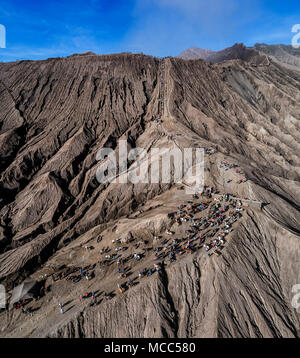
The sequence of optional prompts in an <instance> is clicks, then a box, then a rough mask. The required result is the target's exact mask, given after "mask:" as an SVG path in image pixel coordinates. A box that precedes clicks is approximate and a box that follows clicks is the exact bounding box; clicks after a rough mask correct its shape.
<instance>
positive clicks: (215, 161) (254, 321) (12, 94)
mask: <svg viewBox="0 0 300 358" xmlns="http://www.w3.org/2000/svg"><path fill="white" fill-rule="evenodd" d="M260 59H261V58H260V57H259V61H257V58H256V59H255V61H253V57H251V59H250V60H249V58H247V59H244V60H243V59H235V60H228V61H225V62H222V63H219V64H214V65H212V64H208V63H206V62H204V61H202V60H189V61H187V60H183V59H178V58H176V59H175V58H170V59H161V60H158V59H155V58H151V57H146V56H141V55H128V54H121V55H111V56H96V55H93V54H90V53H89V54H85V55H84V56H71V57H69V58H66V59H50V60H47V61H40V62H31V61H26V62H19V63H9V64H1V65H0V68H1V71H0V90H1V92H0V93H1V94H0V98H1V99H0V108H1V111H0V116H1V118H0V123H1V128H0V130H1V131H0V143H1V144H2V148H3V150H2V152H1V154H0V155H1V158H0V160H1V175H0V188H1V193H3V194H2V197H1V199H2V200H1V202H0V205H1V211H0V218H1V219H0V220H1V222H0V225H1V226H0V250H1V254H0V279H1V282H2V283H4V284H5V285H6V286H7V287H9V288H12V287H13V286H15V285H16V284H17V283H18V282H21V281H22V280H23V279H24V278H25V277H31V278H33V279H38V280H40V277H41V274H45V273H46V274H47V275H48V276H47V279H46V280H45V282H44V286H45V292H44V296H43V297H42V298H41V299H40V301H38V302H37V303H35V304H34V305H36V306H37V307H35V306H34V307H35V309H36V311H35V312H34V315H33V317H31V318H28V317H27V318H26V320H25V319H24V317H23V316H22V315H21V314H19V313H18V312H15V311H13V310H12V311H10V312H9V314H5V313H2V314H1V316H2V318H3V319H2V320H1V323H0V328H1V336H14V337H19V336H26V337H27V336H28V337H47V336H51V337H299V331H300V318H299V317H300V316H299V312H297V310H296V309H295V308H293V307H292V305H291V300H292V297H293V293H292V286H293V285H295V284H297V283H300V272H299V270H298V263H299V259H300V257H299V256H300V241H299V232H300V226H299V222H300V221H299V204H300V203H299V198H300V196H299V174H300V173H299V154H298V153H299V129H300V125H299V118H300V106H299V99H300V75H299V73H298V72H296V71H292V70H289V69H287V68H285V67H283V66H281V65H280V64H278V63H275V62H274V61H273V60H272V59H269V58H267V57H266V56H265V57H264V60H263V61H260ZM265 59H267V60H266V61H265ZM162 83H163V85H162ZM162 103H163V104H164V106H165V107H167V110H165V111H164V112H163V113H167V114H168V115H167V116H166V117H163V118H161V119H162V121H163V122H162V123H161V124H158V123H157V122H156V121H155V119H157V118H160V117H161V116H162V114H163V113H162V111H161V104H162ZM169 135H172V136H173V137H174V139H173V140H170V139H169V138H168V136H169ZM119 139H126V140H127V141H128V147H129V148H128V149H130V148H134V147H142V148H145V149H146V150H147V151H148V152H149V151H150V150H151V148H154V147H158V148H166V150H171V149H172V148H173V146H175V147H178V148H181V149H183V148H190V147H195V146H198V147H202V146H203V147H206V148H208V147H213V148H215V149H216V152H215V153H214V154H213V155H210V156H206V157H205V169H206V171H205V173H206V177H205V183H206V184H207V185H210V186H213V187H215V188H217V189H218V191H219V192H220V193H221V194H222V193H228V192H229V193H232V194H234V195H236V196H237V197H246V198H248V199H250V200H252V201H254V200H255V201H259V202H262V203H263V207H262V210H259V209H256V208H253V207H245V210H244V212H243V216H242V219H241V220H240V221H238V223H235V226H234V230H233V232H231V233H230V234H229V236H228V238H227V239H226V244H225V247H224V249H223V250H222V255H220V256H218V257H217V256H215V255H214V256H211V257H210V256H208V255H207V253H206V252H205V250H204V248H203V247H199V250H197V251H196V252H194V253H192V254H188V255H183V256H178V257H177V260H176V261H175V262H174V263H171V264H168V265H166V266H165V267H163V268H162V269H161V270H160V271H159V272H157V273H155V274H153V275H152V276H151V277H144V278H143V279H142V280H139V279H138V278H137V277H138V276H137V275H138V272H139V270H140V269H143V268H145V267H147V268H149V267H150V266H151V267H152V266H153V262H154V256H153V254H152V251H153V248H154V247H155V239H154V236H155V235H161V236H164V237H165V230H166V229H170V228H171V229H172V230H179V229H177V228H176V229H174V227H175V226H174V222H172V220H171V219H170V218H169V217H168V213H169V212H170V211H173V210H178V209H177V206H178V205H179V204H181V203H182V202H186V201H187V200H190V199H191V195H187V194H185V193H183V192H182V193H181V191H178V190H177V189H176V185H174V183H170V184H163V183H161V182H160V183H157V184H136V185H133V184H131V183H128V184H101V185H100V184H99V183H98V182H97V180H96V170H97V167H98V166H99V162H98V161H97V160H96V154H97V152H98V150H99V149H101V148H103V147H110V148H112V149H116V150H118V140H119ZM224 160H226V161H228V162H234V163H237V165H238V167H239V168H240V171H239V172H238V173H244V174H243V175H245V176H246V178H247V179H248V181H247V182H245V183H242V184H237V180H239V178H240V176H241V175H242V174H237V173H236V172H234V171H233V170H229V171H224V170H222V169H221V166H220V163H221V162H222V161H224ZM128 164H129V165H134V164H135V162H132V163H128ZM100 234H101V235H102V236H103V240H102V241H101V242H100V243H99V242H97V238H98V237H99V235H100ZM199 234H200V233H199ZM178 235H179V236H180V235H182V236H183V235H185V233H184V232H182V233H181V232H179V233H178ZM119 237H127V238H128V237H129V238H130V240H126V250H127V251H126V252H128V253H134V252H135V251H136V250H137V247H139V249H141V247H143V249H145V250H144V252H145V255H144V257H143V259H142V261H141V263H139V262H138V263H135V262H134V260H133V261H130V264H129V270H130V272H131V276H130V277H133V278H134V279H135V278H136V279H137V282H136V285H135V286H134V287H131V288H130V289H128V290H127V291H126V292H125V293H124V294H121V295H119V294H117V295H116V296H115V297H113V298H112V299H111V300H107V301H106V300H105V299H104V296H103V294H104V292H106V293H109V292H112V293H113V292H115V291H116V287H117V283H119V282H120V279H119V277H118V274H116V270H117V264H116V263H111V264H109V265H108V266H105V265H103V264H102V261H103V255H102V254H101V252H100V250H101V249H103V248H105V247H109V248H110V249H115V248H116V246H114V245H113V244H112V239H116V238H119ZM131 238H132V242H131ZM139 240H141V241H143V240H146V241H147V243H145V242H144V243H143V242H142V243H141V244H139ZM86 244H87V245H89V246H91V245H92V246H93V250H91V251H86V250H85V249H84V246H85V245H86ZM136 245H138V246H136ZM139 245H140V246H139ZM148 249H149V250H148ZM86 265H90V266H92V267H93V268H92V270H93V272H94V275H95V277H94V278H93V279H92V280H91V281H86V282H85V281H84V280H81V281H80V282H79V283H76V284H72V283H70V282H66V280H64V279H61V280H56V279H55V275H57V273H59V272H65V271H66V269H68V268H69V269H70V270H71V271H72V270H73V271H74V269H75V268H78V267H80V266H82V267H83V266H86ZM83 281H84V282H83ZM86 291H89V292H90V291H93V292H96V291H97V304H94V303H93V302H91V301H90V300H84V301H83V302H80V301H79V295H80V294H82V293H84V292H86ZM115 293H116V292H115ZM57 300H61V301H63V302H65V303H66V308H67V309H66V312H65V313H64V315H59V313H57V307H56V306H57Z"/></svg>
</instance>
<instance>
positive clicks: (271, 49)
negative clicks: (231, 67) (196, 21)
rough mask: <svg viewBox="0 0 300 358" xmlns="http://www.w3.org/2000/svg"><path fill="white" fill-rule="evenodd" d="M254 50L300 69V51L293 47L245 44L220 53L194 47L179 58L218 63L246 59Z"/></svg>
mask: <svg viewBox="0 0 300 358" xmlns="http://www.w3.org/2000/svg"><path fill="white" fill-rule="evenodd" d="M253 50H257V51H259V52H261V53H262V54H266V55H268V56H271V57H272V58H273V59H276V60H277V61H279V62H281V63H284V64H288V65H292V66H296V67H300V49H297V48H294V47H293V46H291V45H266V44H255V45H254V46H253V47H246V46H245V45H243V44H235V45H234V46H232V47H228V48H226V49H224V50H220V51H211V50H207V49H205V50H203V49H200V48H198V47H192V48H190V49H187V50H185V51H183V52H181V53H180V54H179V55H178V57H180V58H184V59H188V60H191V59H197V58H200V59H203V60H205V61H208V62H211V63H217V62H222V61H225V60H229V59H245V58H246V57H249V56H251V55H253V53H254V52H253Z"/></svg>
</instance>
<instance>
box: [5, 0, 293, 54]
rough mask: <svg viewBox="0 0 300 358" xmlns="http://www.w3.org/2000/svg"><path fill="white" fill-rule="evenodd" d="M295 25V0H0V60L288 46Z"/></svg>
mask: <svg viewBox="0 0 300 358" xmlns="http://www.w3.org/2000/svg"><path fill="white" fill-rule="evenodd" d="M299 23H300V1H298V0H297V1H295V0H293V1H291V0H284V1H283V0H265V1H258V0H243V1H240V0H84V1H82V0H48V1H47V0H43V1H38V0H1V2H0V24H2V25H4V26H5V28H6V48H5V49H3V48H0V61H15V60H20V59H44V58H48V57H57V56H68V55H70V54H73V53H81V52H84V51H93V52H95V53H97V54H107V53H116V52H124V51H129V52H143V53H146V54H150V55H154V56H169V55H170V56H176V55H178V54H179V53H180V52H181V51H183V50H185V49H186V48H189V47H192V46H198V47H201V48H210V49H212V50H220V49H223V48H225V47H228V46H231V45H233V44H234V43H236V42H243V43H245V44H246V45H248V46H250V45H253V44H254V43H256V42H265V43H270V44H271V43H285V44H290V43H291V39H292V37H293V34H292V33H291V28H292V26H293V25H294V24H299Z"/></svg>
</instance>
